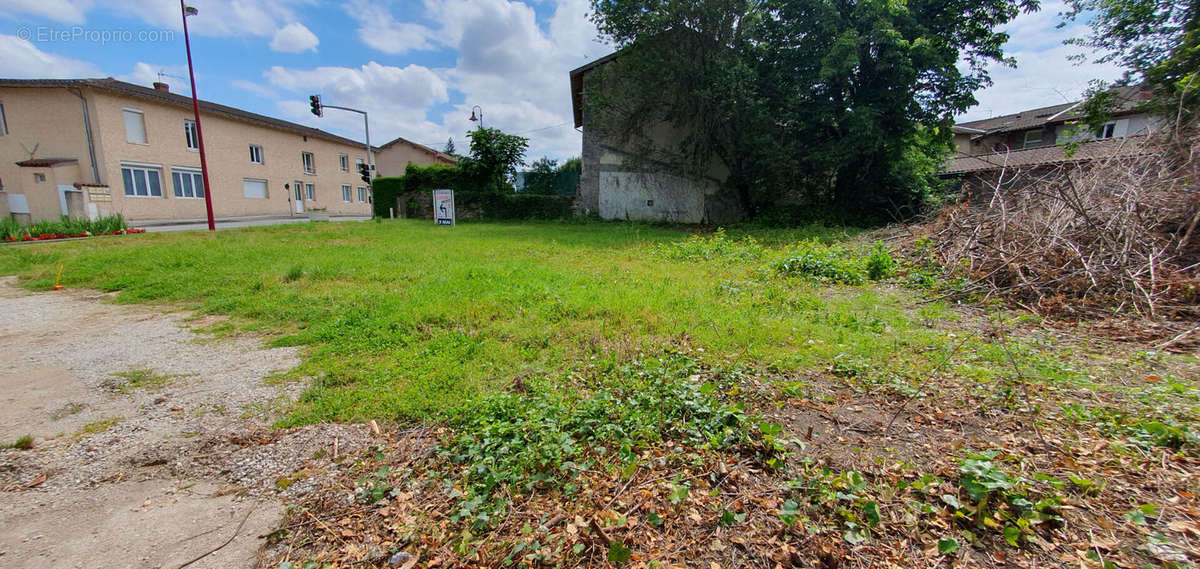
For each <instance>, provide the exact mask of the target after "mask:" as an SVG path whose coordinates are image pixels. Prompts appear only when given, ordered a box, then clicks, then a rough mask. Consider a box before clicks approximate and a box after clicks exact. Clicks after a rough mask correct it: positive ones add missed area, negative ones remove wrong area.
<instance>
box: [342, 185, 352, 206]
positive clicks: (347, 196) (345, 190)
mask: <svg viewBox="0 0 1200 569" xmlns="http://www.w3.org/2000/svg"><path fill="white" fill-rule="evenodd" d="M342 201H344V202H346V203H350V202H352V201H354V196H353V195H352V194H351V193H350V184H342Z"/></svg>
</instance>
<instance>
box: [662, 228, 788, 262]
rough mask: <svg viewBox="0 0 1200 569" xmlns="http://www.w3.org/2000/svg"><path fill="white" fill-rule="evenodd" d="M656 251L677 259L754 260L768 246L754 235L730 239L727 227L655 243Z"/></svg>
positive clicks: (762, 253)
mask: <svg viewBox="0 0 1200 569" xmlns="http://www.w3.org/2000/svg"><path fill="white" fill-rule="evenodd" d="M654 253H655V254H657V255H659V256H661V257H663V258H666V259H672V260H676V261H711V260H713V259H734V260H739V261H754V260H757V259H761V258H762V257H763V255H764V254H765V253H766V248H764V247H763V246H762V245H760V244H759V243H758V241H756V240H755V239H754V238H753V237H744V238H742V239H730V238H728V237H726V236H725V228H720V229H717V231H716V232H715V233H713V234H712V235H708V236H704V235H693V236H691V237H690V238H688V239H687V240H686V241H677V242H675V243H661V244H659V245H655V246H654Z"/></svg>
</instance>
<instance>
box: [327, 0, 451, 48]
mask: <svg viewBox="0 0 1200 569" xmlns="http://www.w3.org/2000/svg"><path fill="white" fill-rule="evenodd" d="M345 9H346V13H348V14H350V16H351V17H352V18H354V19H355V20H356V21H357V22H358V25H359V28H358V38H359V39H360V40H362V42H363V43H365V44H367V45H368V46H370V47H371V48H372V49H377V50H379V51H382V52H383V53H387V54H391V55H402V54H405V53H408V52H410V51H417V50H427V49H433V47H434V45H433V41H432V40H433V35H434V32H433V30H431V29H430V28H428V27H426V26H423V25H421V24H417V23H413V22H401V21H399V20H397V19H396V18H395V17H394V16H392V14H391V12H389V11H388V9H387V7H386V6H383V5H380V4H379V3H377V2H368V1H367V0H355V1H353V2H350V3H349V4H346V6H345Z"/></svg>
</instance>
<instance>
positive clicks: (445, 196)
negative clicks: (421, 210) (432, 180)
mask: <svg viewBox="0 0 1200 569" xmlns="http://www.w3.org/2000/svg"><path fill="white" fill-rule="evenodd" d="M433 222H434V223H436V224H438V225H451V226H453V225H454V190H434V191H433Z"/></svg>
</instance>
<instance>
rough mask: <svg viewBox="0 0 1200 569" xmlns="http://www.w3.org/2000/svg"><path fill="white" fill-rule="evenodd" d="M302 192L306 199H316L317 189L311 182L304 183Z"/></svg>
mask: <svg viewBox="0 0 1200 569" xmlns="http://www.w3.org/2000/svg"><path fill="white" fill-rule="evenodd" d="M304 193H305V197H307V198H308V201H317V189H316V187H315V186H313V185H312V183H308V184H304Z"/></svg>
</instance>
